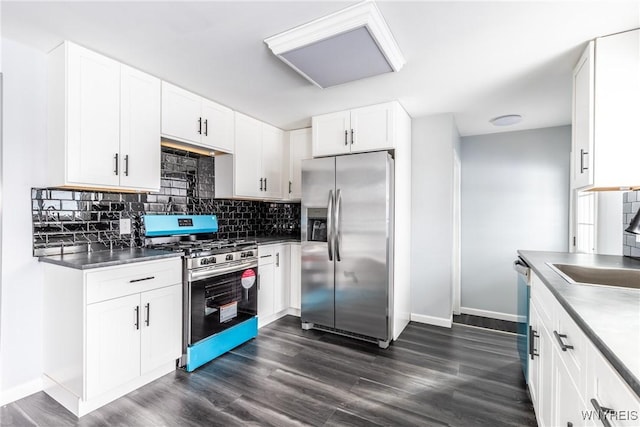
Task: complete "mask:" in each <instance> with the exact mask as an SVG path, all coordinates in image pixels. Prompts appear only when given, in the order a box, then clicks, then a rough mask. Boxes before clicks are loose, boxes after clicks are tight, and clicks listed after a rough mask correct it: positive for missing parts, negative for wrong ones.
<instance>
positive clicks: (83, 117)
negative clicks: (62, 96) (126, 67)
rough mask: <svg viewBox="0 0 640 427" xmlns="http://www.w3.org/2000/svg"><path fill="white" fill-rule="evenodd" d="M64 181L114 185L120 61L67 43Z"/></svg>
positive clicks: (116, 178) (116, 155) (118, 147)
mask: <svg viewBox="0 0 640 427" xmlns="http://www.w3.org/2000/svg"><path fill="white" fill-rule="evenodd" d="M67 54H68V69H67V79H66V82H67V114H68V121H67V159H66V161H67V179H66V181H67V182H68V183H77V184H81V185H87V186H91V185H95V186H103V185H107V186H117V185H118V184H119V180H120V179H119V176H118V174H117V173H116V172H120V171H116V168H117V157H118V156H119V151H120V64H119V63H118V62H116V61H114V60H112V59H109V58H105V57H104V56H102V55H99V54H97V53H94V52H91V51H89V50H87V49H84V48H82V47H80V46H77V45H74V44H71V43H69V44H68V52H67Z"/></svg>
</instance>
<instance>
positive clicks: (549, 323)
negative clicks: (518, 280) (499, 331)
mask: <svg viewBox="0 0 640 427" xmlns="http://www.w3.org/2000/svg"><path fill="white" fill-rule="evenodd" d="M532 274H533V273H532ZM529 317H530V326H531V330H530V332H531V333H533V334H534V339H533V353H534V356H533V360H530V363H529V378H528V383H529V391H530V394H531V400H532V402H533V406H534V408H535V412H536V417H537V419H538V425H540V426H542V427H556V426H562V427H565V426H566V427H578V426H600V425H605V426H607V425H610V426H638V425H640V399H639V398H638V396H637V395H636V394H635V393H634V392H633V391H632V390H631V389H630V388H629V386H628V385H627V383H626V382H625V381H624V380H623V379H622V378H621V377H620V375H619V374H618V373H617V371H616V370H615V369H614V368H613V367H612V366H611V365H610V364H609V363H608V362H607V360H606V359H605V358H604V357H603V356H602V354H601V353H600V351H599V350H598V349H597V348H596V347H595V345H594V344H593V343H592V342H591V341H590V340H589V339H588V338H587V336H586V335H585V334H584V332H582V330H581V329H580V328H579V327H578V326H577V325H576V323H575V322H574V321H573V319H571V317H570V316H569V314H568V313H567V311H566V310H565V309H564V308H563V307H562V306H561V305H560V303H559V302H558V300H557V299H555V297H554V296H553V294H552V293H551V291H549V289H548V288H547V287H546V285H545V284H544V283H543V282H542V281H541V280H540V279H539V278H538V277H537V276H536V275H535V274H533V277H532V280H531V305H530V312H529ZM594 401H595V403H594ZM597 406H600V407H602V408H608V409H612V410H613V411H612V412H610V413H608V414H607V415H606V422H607V423H608V424H606V423H603V422H602V421H603V420H601V419H600V418H599V417H600V416H604V415H603V414H602V413H600V414H599V413H598V412H597V409H596V407H597Z"/></svg>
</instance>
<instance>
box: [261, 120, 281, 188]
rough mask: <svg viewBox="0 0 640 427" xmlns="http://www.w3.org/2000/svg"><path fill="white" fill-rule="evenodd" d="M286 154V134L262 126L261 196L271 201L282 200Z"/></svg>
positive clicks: (276, 129)
mask: <svg viewBox="0 0 640 427" xmlns="http://www.w3.org/2000/svg"><path fill="white" fill-rule="evenodd" d="M283 152H284V132H283V131H282V130H280V129H278V128H275V127H273V126H270V125H267V124H265V123H263V124H262V158H261V160H262V177H263V179H264V181H263V191H262V194H261V196H262V197H266V198H269V199H281V198H282V196H283V192H282V175H283V174H282V170H283V167H282V166H283V164H282V156H283Z"/></svg>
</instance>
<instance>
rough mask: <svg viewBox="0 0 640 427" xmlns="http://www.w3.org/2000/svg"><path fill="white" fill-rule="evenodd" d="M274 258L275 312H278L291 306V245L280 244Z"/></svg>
mask: <svg viewBox="0 0 640 427" xmlns="http://www.w3.org/2000/svg"><path fill="white" fill-rule="evenodd" d="M275 257H276V258H275V260H274V279H273V281H274V288H275V291H274V293H275V296H274V300H275V301H274V304H275V306H274V312H275V313H278V312H280V311H282V310H285V309H287V308H288V307H289V261H290V258H291V255H290V250H289V245H278V246H276V249H275Z"/></svg>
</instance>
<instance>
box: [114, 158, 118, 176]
mask: <svg viewBox="0 0 640 427" xmlns="http://www.w3.org/2000/svg"><path fill="white" fill-rule="evenodd" d="M113 158H114V159H115V161H116V168H115V169H114V170H113V174H114V175H118V153H116V155H115V156H113Z"/></svg>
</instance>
